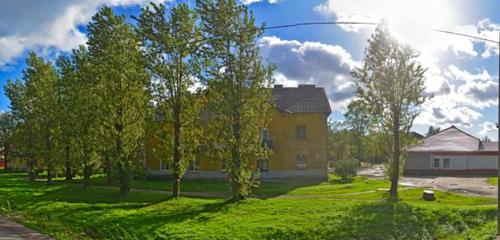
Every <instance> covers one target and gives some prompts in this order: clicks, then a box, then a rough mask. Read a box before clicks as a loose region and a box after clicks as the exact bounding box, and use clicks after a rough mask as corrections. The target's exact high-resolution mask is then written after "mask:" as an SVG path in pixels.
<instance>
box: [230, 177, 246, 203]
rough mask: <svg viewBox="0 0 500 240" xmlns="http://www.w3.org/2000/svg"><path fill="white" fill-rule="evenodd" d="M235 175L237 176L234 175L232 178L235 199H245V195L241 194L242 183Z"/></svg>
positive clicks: (232, 190)
mask: <svg viewBox="0 0 500 240" xmlns="http://www.w3.org/2000/svg"><path fill="white" fill-rule="evenodd" d="M235 177H236V176H233V179H232V180H231V182H232V185H231V192H232V194H233V200H234V201H240V200H242V199H244V197H243V196H242V195H241V194H240V183H239V182H238V180H235Z"/></svg>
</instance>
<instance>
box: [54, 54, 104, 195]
mask: <svg viewBox="0 0 500 240" xmlns="http://www.w3.org/2000/svg"><path fill="white" fill-rule="evenodd" d="M57 66H58V69H59V73H60V76H61V77H60V78H61V83H60V85H62V86H61V87H60V88H62V89H61V90H60V91H61V93H60V95H61V96H60V98H63V97H64V98H63V100H64V106H66V109H65V113H64V114H65V117H64V118H61V120H62V125H63V129H64V131H63V132H64V133H65V134H67V135H66V136H64V138H63V139H64V141H65V144H64V146H65V155H66V154H71V155H72V156H71V162H70V164H71V166H73V165H75V166H81V168H80V169H81V170H82V171H83V187H84V188H88V187H89V186H90V177H91V174H92V172H93V169H94V168H95V167H96V166H97V165H98V161H97V160H98V159H97V157H96V154H97V153H96V149H97V146H100V145H101V144H100V142H99V141H98V137H97V133H96V132H97V130H96V129H97V122H96V121H95V120H96V118H97V111H96V109H97V104H96V101H95V99H96V82H95V77H94V75H93V74H92V67H91V65H90V61H89V54H88V50H87V48H86V47H84V46H80V47H79V48H78V49H75V50H73V52H72V55H71V56H70V57H66V56H61V57H59V58H58V59H57ZM66 141H67V142H66ZM66 147H67V148H66ZM66 164H68V162H66ZM68 167H70V166H66V169H67V170H68ZM66 174H69V173H68V171H66Z"/></svg>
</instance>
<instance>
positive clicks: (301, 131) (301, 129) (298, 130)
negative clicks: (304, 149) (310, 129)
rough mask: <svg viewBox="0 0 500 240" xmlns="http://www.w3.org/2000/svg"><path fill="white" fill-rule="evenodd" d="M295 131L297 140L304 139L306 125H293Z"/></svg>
mask: <svg viewBox="0 0 500 240" xmlns="http://www.w3.org/2000/svg"><path fill="white" fill-rule="evenodd" d="M295 133H296V134H297V140H304V139H306V125H297V126H296V127H295Z"/></svg>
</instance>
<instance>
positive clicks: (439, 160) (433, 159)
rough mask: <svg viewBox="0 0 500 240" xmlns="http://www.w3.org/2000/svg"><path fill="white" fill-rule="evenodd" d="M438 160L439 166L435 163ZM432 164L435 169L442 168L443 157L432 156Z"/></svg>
mask: <svg viewBox="0 0 500 240" xmlns="http://www.w3.org/2000/svg"><path fill="white" fill-rule="evenodd" d="M436 160H437V163H438V166H437V167H436V165H435V164H434V163H435V162H436ZM431 166H432V168H433V169H440V168H441V159H440V158H437V157H433V158H432V162H431Z"/></svg>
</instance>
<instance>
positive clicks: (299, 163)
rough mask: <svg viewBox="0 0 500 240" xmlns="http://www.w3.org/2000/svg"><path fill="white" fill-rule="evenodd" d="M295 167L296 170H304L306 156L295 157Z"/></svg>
mask: <svg viewBox="0 0 500 240" xmlns="http://www.w3.org/2000/svg"><path fill="white" fill-rule="evenodd" d="M295 167H296V168H297V170H303V169H306V156H304V155H297V156H296V157H295Z"/></svg>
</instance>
